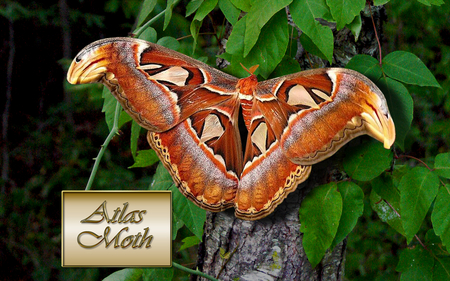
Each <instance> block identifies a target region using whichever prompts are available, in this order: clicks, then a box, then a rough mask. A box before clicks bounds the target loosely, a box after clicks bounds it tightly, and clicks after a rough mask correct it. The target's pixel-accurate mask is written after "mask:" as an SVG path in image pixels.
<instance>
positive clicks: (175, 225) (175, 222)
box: [172, 213, 184, 240]
mask: <svg viewBox="0 0 450 281" xmlns="http://www.w3.org/2000/svg"><path fill="white" fill-rule="evenodd" d="M183 226H184V223H183V221H182V220H180V219H179V218H178V217H177V216H176V215H175V214H174V213H172V240H175V239H176V238H177V234H178V230H180V229H181V228H182V227H183Z"/></svg>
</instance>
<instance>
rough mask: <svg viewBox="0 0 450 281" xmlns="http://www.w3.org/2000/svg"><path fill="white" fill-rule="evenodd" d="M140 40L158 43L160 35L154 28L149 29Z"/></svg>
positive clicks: (141, 35)
mask: <svg viewBox="0 0 450 281" xmlns="http://www.w3.org/2000/svg"><path fill="white" fill-rule="evenodd" d="M138 38H139V39H142V40H145V41H148V42H152V43H156V40H157V39H158V34H157V33H156V30H155V29H154V28H153V27H150V26H149V27H147V28H146V29H144V31H143V32H142V33H141V34H140V35H139V37H138Z"/></svg>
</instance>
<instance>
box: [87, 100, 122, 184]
mask: <svg viewBox="0 0 450 281" xmlns="http://www.w3.org/2000/svg"><path fill="white" fill-rule="evenodd" d="M120 109H121V106H120V103H119V102H116V111H115V113H114V122H113V126H112V128H111V131H110V132H109V135H108V137H107V138H106V139H105V141H104V142H103V144H102V146H101V148H100V151H99V152H98V155H97V157H95V158H94V159H95V162H94V167H93V168H92V171H91V175H90V176H89V180H88V183H87V184H86V188H85V190H90V189H91V186H92V183H93V182H94V178H95V175H96V174H97V170H98V166H99V165H100V160H102V157H103V154H104V153H105V151H106V148H107V147H108V144H109V142H110V141H111V139H112V138H113V137H114V136H115V135H116V134H117V131H118V130H119V116H120Z"/></svg>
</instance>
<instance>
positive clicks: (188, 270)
mask: <svg viewBox="0 0 450 281" xmlns="http://www.w3.org/2000/svg"><path fill="white" fill-rule="evenodd" d="M172 265H173V267H175V268H178V269H180V270H183V271H185V272H188V273H190V274H195V275H198V276H201V277H204V278H206V279H209V280H212V281H219V280H218V279H216V278H214V277H212V276H209V275H208V274H206V273H203V272H201V271H198V270H193V269H190V268H187V267H184V266H182V265H181V264H178V263H176V262H172Z"/></svg>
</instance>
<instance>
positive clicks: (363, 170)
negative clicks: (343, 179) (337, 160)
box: [342, 140, 392, 181]
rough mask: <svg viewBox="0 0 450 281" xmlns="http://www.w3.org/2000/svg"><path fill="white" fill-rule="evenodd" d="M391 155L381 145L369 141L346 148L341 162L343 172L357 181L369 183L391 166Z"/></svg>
mask: <svg viewBox="0 0 450 281" xmlns="http://www.w3.org/2000/svg"><path fill="white" fill-rule="evenodd" d="M391 162H392V153H391V151H390V150H388V149H384V147H383V145H382V144H381V143H379V142H376V141H374V140H370V141H368V142H366V143H364V144H362V145H359V146H357V147H350V146H347V149H346V150H345V157H344V161H343V163H342V164H343V166H344V171H345V172H346V173H347V174H348V175H349V176H350V177H351V178H352V179H355V180H358V181H370V180H372V179H374V178H376V177H377V176H379V175H380V174H381V173H382V172H384V171H385V170H386V169H388V168H389V167H390V166H391Z"/></svg>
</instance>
